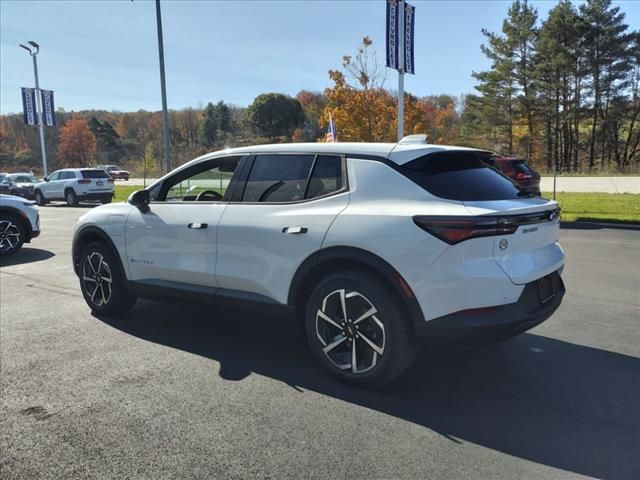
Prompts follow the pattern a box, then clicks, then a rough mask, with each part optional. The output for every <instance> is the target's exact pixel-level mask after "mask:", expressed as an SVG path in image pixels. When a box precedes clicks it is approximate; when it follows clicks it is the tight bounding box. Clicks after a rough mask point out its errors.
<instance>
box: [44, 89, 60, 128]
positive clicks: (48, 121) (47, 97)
mask: <svg viewBox="0 0 640 480" xmlns="http://www.w3.org/2000/svg"><path fill="white" fill-rule="evenodd" d="M40 93H41V94H42V95H41V96H42V121H43V123H44V124H45V125H46V126H47V127H53V126H55V124H56V109H55V105H54V104H53V90H40Z"/></svg>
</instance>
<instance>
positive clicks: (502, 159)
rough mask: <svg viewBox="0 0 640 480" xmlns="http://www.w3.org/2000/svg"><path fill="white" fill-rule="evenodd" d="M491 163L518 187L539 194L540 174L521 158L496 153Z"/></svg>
mask: <svg viewBox="0 0 640 480" xmlns="http://www.w3.org/2000/svg"><path fill="white" fill-rule="evenodd" d="M493 164H494V165H495V167H497V168H498V169H499V170H500V171H501V172H502V173H503V174H505V175H506V176H507V177H509V178H510V179H511V180H513V181H514V182H516V183H517V184H518V185H520V187H521V188H522V189H523V190H525V191H527V192H530V193H532V194H534V195H540V174H539V173H538V172H536V171H535V170H534V169H533V168H531V166H530V165H529V164H528V163H527V162H526V161H524V160H522V159H521V158H516V157H507V156H502V155H496V156H495V157H494V158H493Z"/></svg>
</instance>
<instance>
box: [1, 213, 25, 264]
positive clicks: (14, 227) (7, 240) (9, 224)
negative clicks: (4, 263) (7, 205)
mask: <svg viewBox="0 0 640 480" xmlns="http://www.w3.org/2000/svg"><path fill="white" fill-rule="evenodd" d="M25 236H26V233H25V230H24V226H23V224H22V222H21V221H19V220H18V219H16V218H15V217H13V216H12V215H6V214H3V215H2V216H1V217H0V255H11V254H13V253H16V252H17V251H18V250H20V248H22V244H23V243H24V239H25Z"/></svg>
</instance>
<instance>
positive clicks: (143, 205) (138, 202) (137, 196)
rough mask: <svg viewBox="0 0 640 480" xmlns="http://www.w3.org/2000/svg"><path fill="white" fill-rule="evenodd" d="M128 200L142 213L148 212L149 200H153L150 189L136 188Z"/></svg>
mask: <svg viewBox="0 0 640 480" xmlns="http://www.w3.org/2000/svg"><path fill="white" fill-rule="evenodd" d="M127 202H129V203H130V204H131V205H133V206H134V207H136V208H138V209H139V210H140V211H141V212H142V213H147V212H148V211H149V202H151V198H150V197H149V190H136V191H135V192H133V193H132V194H131V195H130V196H129V199H128V200H127Z"/></svg>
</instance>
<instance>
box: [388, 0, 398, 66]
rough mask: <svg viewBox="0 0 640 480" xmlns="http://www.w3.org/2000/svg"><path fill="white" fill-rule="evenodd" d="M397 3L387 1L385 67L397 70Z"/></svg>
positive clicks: (392, 0)
mask: <svg viewBox="0 0 640 480" xmlns="http://www.w3.org/2000/svg"><path fill="white" fill-rule="evenodd" d="M398 10H399V8H398V2H397V1H396V0H387V67H389V68H394V69H396V70H398V69H399V68H400V65H399V62H398V43H399V40H400V39H399V38H398Z"/></svg>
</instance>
